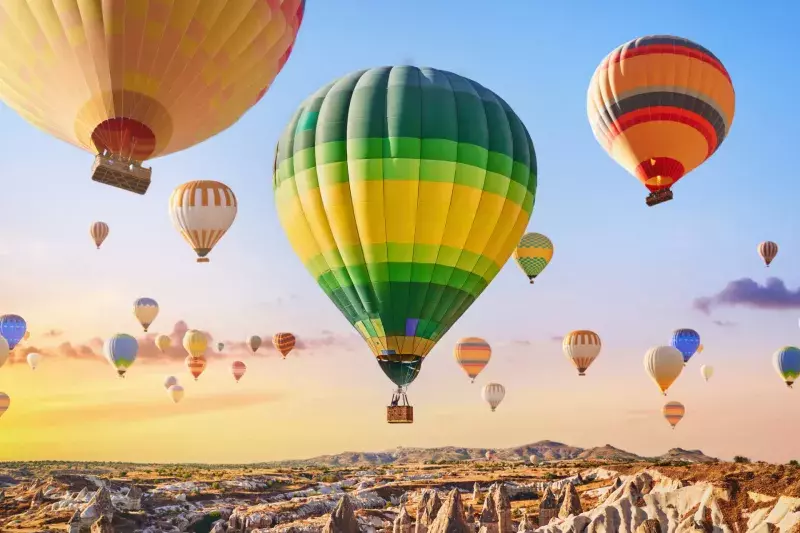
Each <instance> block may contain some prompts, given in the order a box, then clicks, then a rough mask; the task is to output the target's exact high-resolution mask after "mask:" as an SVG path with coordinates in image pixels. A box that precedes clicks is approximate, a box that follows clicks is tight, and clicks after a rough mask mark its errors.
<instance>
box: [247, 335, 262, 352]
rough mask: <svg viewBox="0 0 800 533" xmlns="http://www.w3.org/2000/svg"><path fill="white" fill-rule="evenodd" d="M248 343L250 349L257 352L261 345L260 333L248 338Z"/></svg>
mask: <svg viewBox="0 0 800 533" xmlns="http://www.w3.org/2000/svg"><path fill="white" fill-rule="evenodd" d="M247 345H248V346H250V349H251V350H252V351H253V353H256V350H258V348H259V347H260V346H261V337H259V336H258V335H251V336H250V337H249V338H248V339H247Z"/></svg>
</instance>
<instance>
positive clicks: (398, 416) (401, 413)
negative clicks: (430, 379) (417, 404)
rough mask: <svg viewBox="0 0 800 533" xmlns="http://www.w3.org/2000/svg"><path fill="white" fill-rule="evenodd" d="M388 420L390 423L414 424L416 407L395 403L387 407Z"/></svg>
mask: <svg viewBox="0 0 800 533" xmlns="http://www.w3.org/2000/svg"><path fill="white" fill-rule="evenodd" d="M386 421H387V422H389V423H390V424H413V423H414V408H413V407H412V406H410V405H393V406H389V407H387V408H386Z"/></svg>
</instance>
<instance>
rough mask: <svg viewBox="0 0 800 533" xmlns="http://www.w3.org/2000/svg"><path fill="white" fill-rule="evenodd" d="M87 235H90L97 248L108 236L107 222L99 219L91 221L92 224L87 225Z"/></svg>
mask: <svg viewBox="0 0 800 533" xmlns="http://www.w3.org/2000/svg"><path fill="white" fill-rule="evenodd" d="M89 235H91V236H92V240H93V241H94V243H95V245H97V249H98V250H99V249H100V245H101V244H103V241H104V240H106V237H108V224H106V223H105V222H99V221H98V222H92V225H91V226H89Z"/></svg>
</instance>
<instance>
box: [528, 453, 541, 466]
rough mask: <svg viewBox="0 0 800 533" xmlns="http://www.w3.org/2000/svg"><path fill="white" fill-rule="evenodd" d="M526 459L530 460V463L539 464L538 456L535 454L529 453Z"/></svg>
mask: <svg viewBox="0 0 800 533" xmlns="http://www.w3.org/2000/svg"><path fill="white" fill-rule="evenodd" d="M528 461H530V462H531V464H532V465H538V464H539V458H538V457H536V456H535V455H531V456H530V457H529V458H528Z"/></svg>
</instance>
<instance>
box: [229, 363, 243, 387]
mask: <svg viewBox="0 0 800 533" xmlns="http://www.w3.org/2000/svg"><path fill="white" fill-rule="evenodd" d="M245 372H247V365H245V364H244V363H243V362H241V361H234V362H233V363H231V373H232V374H233V377H234V378H235V379H236V383H239V380H240V379H242V376H244V373H245Z"/></svg>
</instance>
